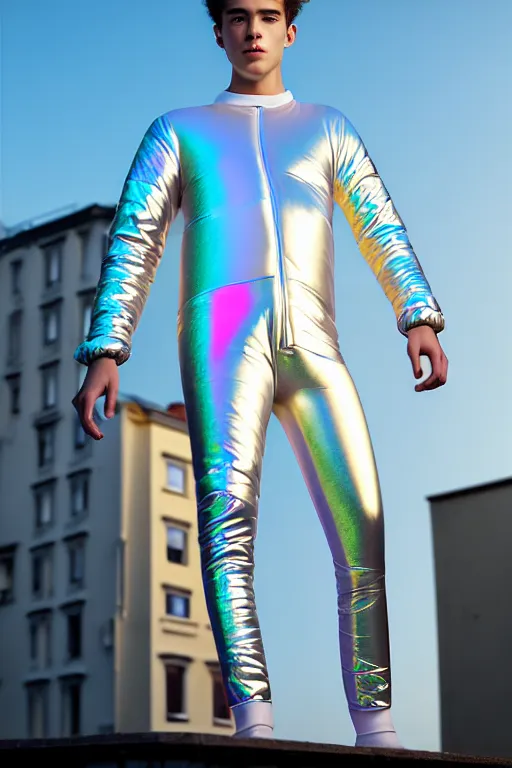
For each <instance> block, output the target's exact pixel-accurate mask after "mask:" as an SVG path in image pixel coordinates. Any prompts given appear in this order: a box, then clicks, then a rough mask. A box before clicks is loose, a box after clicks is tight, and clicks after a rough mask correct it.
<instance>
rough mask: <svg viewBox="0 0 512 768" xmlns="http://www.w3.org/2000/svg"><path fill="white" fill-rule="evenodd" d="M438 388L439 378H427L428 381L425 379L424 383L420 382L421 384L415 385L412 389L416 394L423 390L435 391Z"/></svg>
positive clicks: (439, 384)
mask: <svg viewBox="0 0 512 768" xmlns="http://www.w3.org/2000/svg"><path fill="white" fill-rule="evenodd" d="M440 386H441V382H440V380H439V377H437V376H429V377H428V379H425V381H422V382H421V384H416V386H415V387H414V389H415V390H416V392H425V390H431V389H437V388H438V387H440Z"/></svg>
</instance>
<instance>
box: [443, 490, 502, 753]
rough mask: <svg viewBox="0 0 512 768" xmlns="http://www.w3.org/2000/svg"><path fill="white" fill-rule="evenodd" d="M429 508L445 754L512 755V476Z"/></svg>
mask: <svg viewBox="0 0 512 768" xmlns="http://www.w3.org/2000/svg"><path fill="white" fill-rule="evenodd" d="M429 502H430V510H431V519H432V529H433V542H434V556H435V577H436V592H437V621H438V648H439V688H440V710H441V712H440V716H441V744H442V749H443V751H445V752H458V753H459V754H471V755H481V756H495V757H512V732H511V730H510V728H509V727H508V722H509V721H508V718H509V714H510V706H509V702H510V681H509V679H508V673H507V663H508V658H509V655H508V654H509V651H510V648H511V646H512V613H511V611H510V596H511V594H512V557H511V555H510V548H511V547H510V543H511V541H512V478H505V479H502V480H497V481H495V482H490V483H486V484H483V485H478V486H474V487H469V488H462V489H459V490H455V491H450V492H448V493H443V494H438V495H436V496H431V497H430V498H429Z"/></svg>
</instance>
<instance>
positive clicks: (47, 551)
mask: <svg viewBox="0 0 512 768" xmlns="http://www.w3.org/2000/svg"><path fill="white" fill-rule="evenodd" d="M52 595H53V544H50V545H49V546H44V547H37V549H33V550H32V597H33V598H34V599H35V600H45V599H48V598H49V597H51V596H52Z"/></svg>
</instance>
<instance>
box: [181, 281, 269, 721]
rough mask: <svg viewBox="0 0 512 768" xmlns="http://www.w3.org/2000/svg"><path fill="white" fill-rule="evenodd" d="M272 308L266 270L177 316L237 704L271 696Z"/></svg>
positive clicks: (211, 572)
mask: <svg viewBox="0 0 512 768" xmlns="http://www.w3.org/2000/svg"><path fill="white" fill-rule="evenodd" d="M272 308H273V279H272V278H265V279H262V280H257V281H253V282H249V283H241V284H235V285H229V286H226V287H223V288H219V289H216V290H215V291H212V292H209V293H205V294H201V295H199V296H197V297H195V298H193V299H192V300H191V301H189V302H187V304H185V305H184V307H183V308H182V309H181V311H180V314H179V319H178V344H179V356H180V368H181V377H182V384H183V393H184V398H185V405H186V410H187V420H188V426H189V433H190V441H191V448H192V460H193V467H194V476H195V484H196V496H197V506H198V527H199V543H200V549H201V563H202V571H203V583H204V589H205V596H206V602H207V607H208V612H209V616H210V621H211V625H212V629H213V633H214V637H215V642H216V646H217V652H218V655H219V660H220V664H221V669H222V673H223V679H224V684H225V688H226V692H227V697H228V702H229V705H230V706H234V705H236V704H240V703H242V702H244V701H247V700H250V699H263V700H269V699H270V685H269V680H268V673H267V665H266V660H265V654H264V649H263V643H262V638H261V632H260V627H259V622H258V617H257V613H256V606H255V600H254V588H253V571H254V539H255V536H256V525H257V510H258V498H259V492H260V477H261V465H262V459H263V453H264V448H265V437H266V429H267V425H268V421H269V418H270V415H271V412H272V405H273V400H274V392H275V387H274V380H275V373H274V359H275V356H274V349H275V348H274V346H273V311H272Z"/></svg>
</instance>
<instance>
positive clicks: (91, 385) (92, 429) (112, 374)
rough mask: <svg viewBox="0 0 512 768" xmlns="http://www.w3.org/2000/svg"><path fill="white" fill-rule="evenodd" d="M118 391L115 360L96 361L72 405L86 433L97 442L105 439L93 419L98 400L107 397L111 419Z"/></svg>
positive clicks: (117, 374) (107, 412)
mask: <svg viewBox="0 0 512 768" xmlns="http://www.w3.org/2000/svg"><path fill="white" fill-rule="evenodd" d="M118 391H119V372H118V370H117V363H116V362H115V360H112V358H110V357H100V358H98V359H97V360H94V362H92V363H91V364H90V365H89V369H88V371H87V375H86V377H85V379H84V383H83V384H82V387H81V389H80V391H79V392H78V394H77V395H76V396H75V397H74V398H73V400H72V403H73V405H74V406H75V408H76V410H77V413H78V416H79V417H80V423H81V424H82V428H83V430H84V432H85V433H86V434H87V435H89V436H90V437H92V438H94V439H95V440H101V439H102V437H103V433H102V432H100V430H99V429H98V427H97V426H96V423H95V421H94V419H93V413H94V406H95V404H96V400H97V399H98V398H99V397H103V395H105V397H106V399H105V416H106V417H107V419H111V418H112V416H114V414H115V410H116V401H117V393H118Z"/></svg>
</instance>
